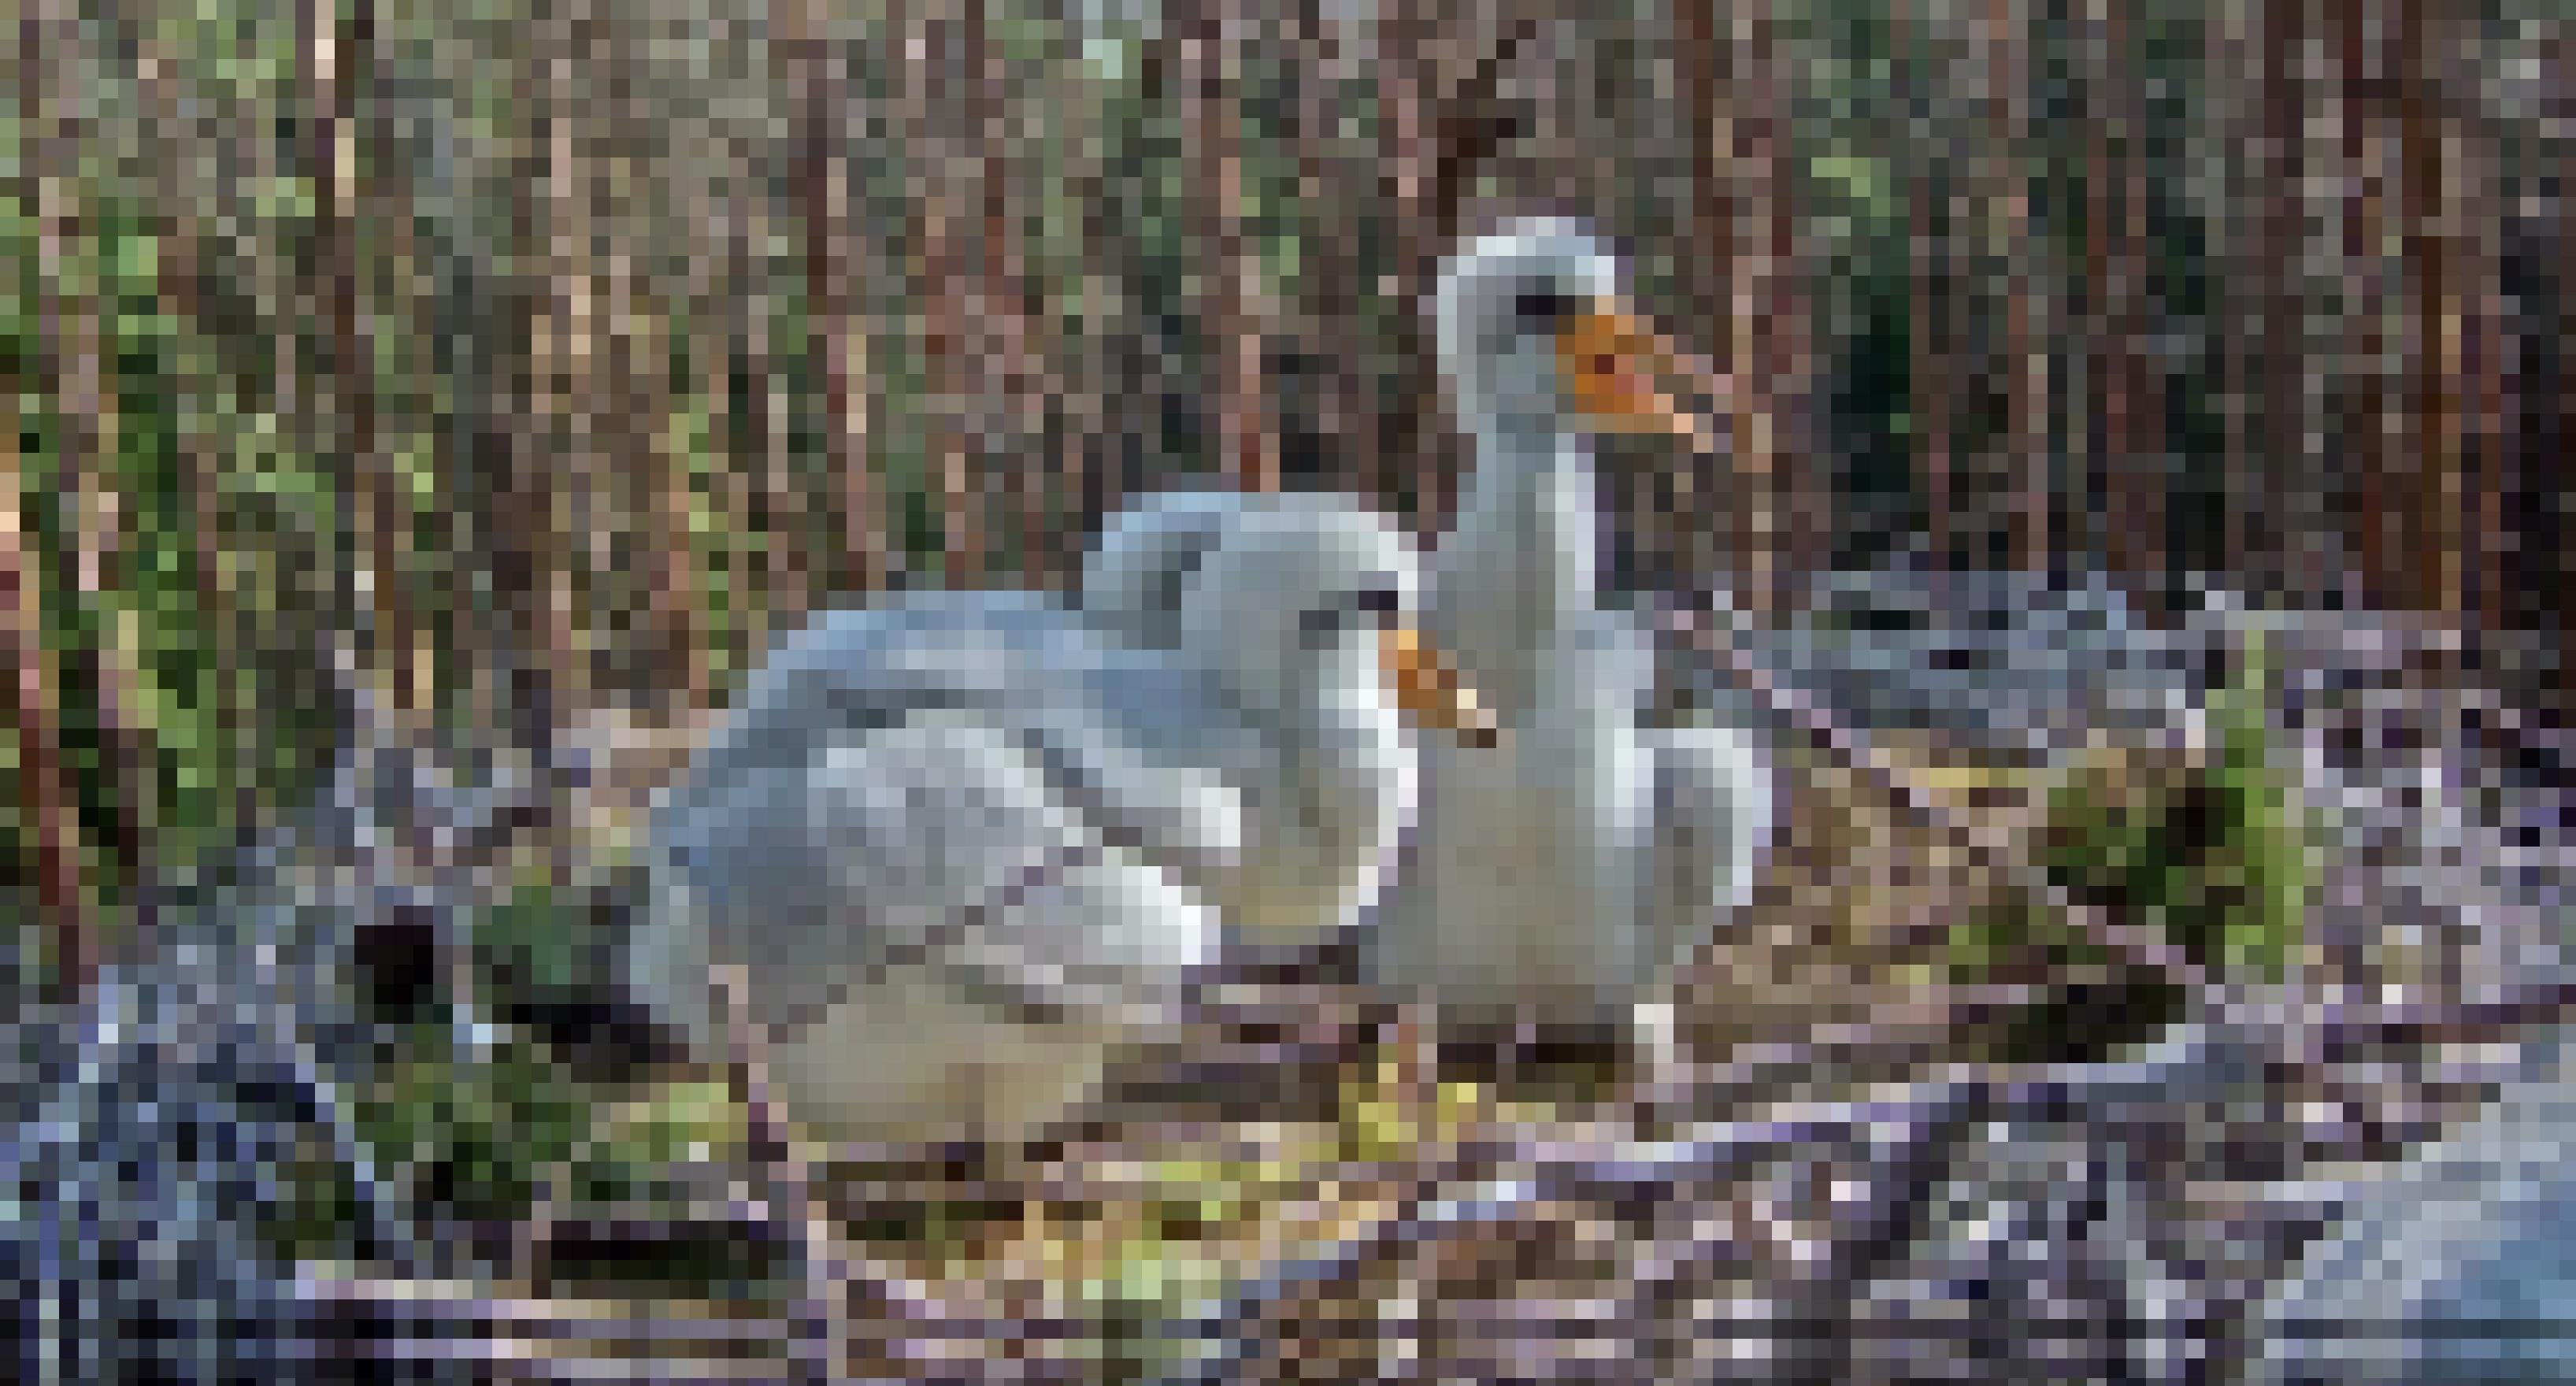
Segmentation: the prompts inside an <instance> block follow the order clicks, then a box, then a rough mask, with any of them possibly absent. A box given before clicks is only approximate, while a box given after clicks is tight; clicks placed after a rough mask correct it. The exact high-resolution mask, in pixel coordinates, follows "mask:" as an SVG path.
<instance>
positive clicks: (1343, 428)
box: [1295, 0, 1387, 498]
mask: <svg viewBox="0 0 2576 1386" xmlns="http://www.w3.org/2000/svg"><path fill="white" fill-rule="evenodd" d="M1295 22H1296V25H1297V29H1298V32H1299V34H1300V35H1301V36H1302V37H1303V38H1304V40H1305V45H1304V46H1305V54H1304V59H1303V63H1302V65H1301V67H1300V69H1299V73H1298V81H1297V171H1298V179H1299V181H1300V183H1302V184H1303V187H1302V188H1301V190H1300V193H1299V199H1298V200H1299V202H1300V203H1301V204H1302V205H1303V209H1304V211H1305V213H1306V239H1305V245H1304V247H1303V250H1304V255H1303V256H1302V257H1301V259H1302V262H1303V263H1306V264H1310V265H1311V266H1312V269H1311V270H1310V271H1309V273H1308V276H1307V281H1308V282H1307V292H1306V295H1305V307H1306V334H1307V337H1306V353H1307V358H1308V360H1310V361H1311V362H1313V363H1314V367H1315V369H1316V370H1317V371H1318V372H1319V374H1320V378H1319V380H1318V381H1317V408H1316V411H1315V412H1316V433H1317V437H1318V439H1319V441H1320V444H1321V446H1322V447H1323V448H1324V449H1325V451H1326V453H1327V455H1328V458H1329V459H1331V461H1330V463H1328V465H1331V466H1332V467H1333V470H1334V471H1336V472H1337V473H1338V475H1339V476H1340V477H1341V481H1342V485H1343V487H1344V488H1345V489H1346V490H1348V491H1350V492H1351V493H1352V494H1354V495H1360V496H1369V497H1377V498H1383V497H1385V496H1386V495H1387V491H1386V488H1385V486H1384V479H1385V472H1384V462H1385V459H1384V457H1383V456H1382V455H1381V452H1380V449H1379V440H1378V429H1377V425H1378V415H1377V409H1376V405H1375V402H1374V401H1373V400H1372V399H1371V398H1370V394H1369V388H1368V355H1367V351H1366V349H1365V347H1364V346H1363V343H1365V342H1366V341H1367V335H1368V324H1367V322H1366V320H1365V319H1364V318H1363V316H1362V314H1361V311H1360V302H1361V295H1360V292H1359V277H1360V263H1359V246H1358V244H1357V242H1358V240H1359V237H1358V236H1356V235H1354V234H1352V227H1351V223H1352V222H1354V221H1356V220H1357V219H1358V218H1359V216H1360V211H1359V208H1358V207H1357V206H1355V201H1356V199H1357V195H1358V194H1359V193H1361V192H1362V191H1364V190H1365V189H1364V188H1363V186H1362V185H1361V180H1359V179H1357V178H1355V177H1353V176H1352V164H1353V160H1352V158H1351V157H1350V153H1349V150H1348V149H1347V147H1346V145H1345V142H1344V141H1343V139H1342V138H1341V134H1340V131H1339V128H1338V127H1339V121H1340V118H1341V111H1342V105H1341V102H1340V101H1339V100H1337V99H1336V96H1337V90H1338V87H1339V85H1340V83H1339V78H1340V75H1341V62H1340V59H1341V53H1340V44H1339V37H1338V35H1337V33H1336V31H1335V28H1334V25H1333V23H1332V21H1330V20H1328V19H1326V18H1325V16H1324V6H1323V4H1322V0H1297V5H1296V21H1295ZM1371 167H1372V168H1373V167H1374V165H1373V164H1372V165H1371Z"/></svg>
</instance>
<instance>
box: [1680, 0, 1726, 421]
mask: <svg viewBox="0 0 2576 1386" xmlns="http://www.w3.org/2000/svg"><path fill="white" fill-rule="evenodd" d="M1724 45H1725V38H1724V36H1723V35H1722V34H1721V33H1720V32H1719V30H1718V24H1717V6H1716V5H1715V4H1713V3H1699V0H1685V3H1682V4H1677V5H1675V6H1674V7H1673V49H1674V58H1675V60H1676V62H1677V63H1678V66H1679V77H1680V79H1681V88H1682V110H1683V112H1684V119H1686V120H1688V121H1689V123H1690V159H1691V204H1690V223H1689V231H1688V233H1687V236H1686V241H1687V244H1688V245H1689V247H1690V256H1689V271H1688V273H1686V274H1685V275H1684V276H1683V285H1682V287H1683V289H1684V291H1685V292H1687V293H1689V294H1690V295H1691V296H1692V297H1693V298H1695V299H1696V300H1697V302H1698V316H1699V319H1700V320H1701V321H1702V322H1712V323H1713V322H1723V321H1725V318H1726V312H1727V295H1728V289H1729V286H1730V284H1731V283H1732V280H1733V272H1732V268H1731V267H1732V264H1733V261H1734V257H1735V235H1734V231H1735V228H1734V226H1733V224H1732V218H1733V216H1734V212H1733V209H1732V208H1731V207H1730V206H1729V205H1728V201H1727V195H1726V194H1727V185H1726V179H1727V172H1728V169H1727V149H1726V145H1725V142H1724V141H1725V138H1726V126H1725V121H1726V103H1725V97H1724V94H1723V93H1724V82H1725V68H1726V63H1725V56H1724V55H1725V47H1724ZM1712 335H1713V336H1714V337H1716V339H1717V340H1716V341H1715V343H1714V349H1713V351H1712V352H1711V357H1710V359H1711V364H1713V365H1714V366H1715V367H1716V368H1717V369H1718V370H1719V371H1721V372H1723V371H1727V370H1730V369H1732V368H1733V365H1734V362H1733V361H1732V360H1731V359H1730V357H1729V353H1730V352H1731V351H1732V350H1733V348H1734V345H1735V344H1734V342H1732V341H1730V340H1728V339H1727V337H1728V334H1725V333H1715V334H1712Z"/></svg>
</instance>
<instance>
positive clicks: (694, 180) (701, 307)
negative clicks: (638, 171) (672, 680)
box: [670, 172, 757, 713]
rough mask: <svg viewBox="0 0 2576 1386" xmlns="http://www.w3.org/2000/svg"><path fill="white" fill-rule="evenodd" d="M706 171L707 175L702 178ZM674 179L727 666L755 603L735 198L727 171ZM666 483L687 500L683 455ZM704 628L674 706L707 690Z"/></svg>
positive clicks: (703, 699)
mask: <svg viewBox="0 0 2576 1386" xmlns="http://www.w3.org/2000/svg"><path fill="white" fill-rule="evenodd" d="M710 179H712V180H713V181H710ZM681 186H682V188H683V189H684V190H685V192H684V195H685V197H686V199H687V202H688V204H689V205H688V207H687V210H686V215H687V216H688V218H689V226H690V227H691V241H690V246H689V250H690V254H689V268H688V275H687V284H688V296H689V297H688V302H687V303H686V304H685V305H684V306H683V308H682V312H683V313H684V314H685V316H686V319H687V323H688V355H689V374H690V376H691V377H692V379H693V381H694V384H693V387H692V388H693V390H694V392H695V393H696V395H697V397H698V399H699V401H700V407H702V408H703V409H705V411H706V423H705V434H704V442H703V443H702V444H701V446H702V447H703V448H704V449H705V452H706V455H707V461H708V462H709V463H710V464H711V465H710V467H709V470H710V471H711V472H712V473H713V490H714V492H715V494H714V496H713V497H712V499H713V502H714V506H713V508H714V510H715V513H716V533H717V534H718V535H719V536H722V537H721V538H719V539H718V540H717V544H718V546H719V552H720V553H721V554H722V558H721V559H720V560H718V561H719V562H720V563H721V565H722V568H723V571H724V574H725V589H726V591H727V593H728V595H729V600H730V601H731V602H732V604H733V613H734V618H735V619H734V620H733V621H732V622H731V623H729V625H730V629H731V630H732V634H731V635H730V636H729V637H728V642H729V643H728V645H727V653H728V654H729V655H731V656H732V660H731V667H735V668H739V667H741V662H742V660H743V658H745V657H746V656H747V655H749V654H751V653H753V652H754V651H755V650H756V648H757V647H753V649H748V650H747V649H744V648H742V647H741V646H740V645H739V644H736V643H732V642H738V641H740V640H741V638H742V629H743V624H744V622H743V617H745V616H747V615H748V614H749V613H750V612H751V610H752V609H753V608H754V607H755V606H756V605H757V601H756V598H755V595H754V594H753V593H751V592H750V591H749V582H748V577H749V575H748V574H747V573H746V572H745V571H744V569H745V567H746V566H747V565H746V564H745V563H744V562H743V558H742V554H743V549H744V539H745V537H746V536H747V535H749V533H750V532H751V527H752V507H751V475H750V467H749V465H748V459H746V458H742V457H739V456H737V455H736V454H735V449H734V437H733V429H734V414H733V334H732V332H731V331H730V330H729V319H728V316H727V315H728V312H729V311H730V310H729V302H730V300H732V299H733V298H734V297H735V296H737V295H739V294H740V293H741V290H742V284H741V282H740V280H739V279H738V278H736V277H735V276H733V275H732V274H731V273H730V269H731V264H732V256H733V254H734V250H735V246H736V244H737V243H738V242H739V240H740V235H741V233H740V231H739V229H738V223H737V222H736V221H735V220H734V216H735V213H734V211H733V204H734V202H735V199H736V194H735V193H734V190H733V186H732V182H731V179H730V178H729V177H727V176H726V175H725V174H723V173H721V172H718V173H714V174H712V175H708V176H698V175H695V174H691V173H684V174H683V175H682V179H681ZM670 484H671V485H672V486H673V487H674V488H675V489H676V490H678V492H679V495H678V497H677V499H678V500H679V501H680V503H682V504H687V503H689V497H688V495H687V488H688V487H689V486H690V484H691V481H690V477H689V474H688V468H687V462H686V459H678V460H677V465H675V466H674V468H673V469H672V471H671V473H670ZM681 538H682V540H683V541H684V542H685V543H686V544H687V545H688V546H689V548H688V551H689V552H690V553H692V554H695V553H696V547H695V546H696V542H697V541H696V540H695V538H694V537H691V536H690V535H689V534H688V532H687V531H686V530H685V529H683V531H682V533H681ZM709 640H710V633H708V632H705V631H701V632H700V633H699V637H698V640H697V654H696V659H697V667H696V668H695V669H693V670H691V671H690V676H691V677H694V678H698V679H703V680H704V681H705V682H704V684H703V685H702V686H694V687H689V688H685V689H684V690H683V694H684V697H686V698H687V699H688V701H686V702H684V703H683V704H682V705H681V708H680V710H681V711H682V712H687V713H695V712H698V711H701V710H703V709H704V708H706V707H707V706H708V703H709V701H710V700H711V699H712V697H713V694H714V678H713V674H712V672H711V670H710V669H709V668H708V664H709V661H710V660H711V659H712V657H713V654H714V651H713V649H712V648H711V646H710V643H709Z"/></svg>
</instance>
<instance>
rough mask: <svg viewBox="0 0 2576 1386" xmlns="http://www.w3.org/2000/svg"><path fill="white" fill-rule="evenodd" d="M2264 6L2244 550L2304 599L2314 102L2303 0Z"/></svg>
mask: <svg viewBox="0 0 2576 1386" xmlns="http://www.w3.org/2000/svg"><path fill="white" fill-rule="evenodd" d="M2259 14H2260V18H2259V20H2258V21H2257V22H2258V23H2259V24H2260V25H2261V34H2260V39H2259V43H2260V68H2259V72H2258V76H2257V78H2256V86H2257V90H2258V92H2259V93H2260V94H2259V97H2258V100H2259V102H2260V104H2261V116H2260V120H2261V126H2262V128H2261V134H2260V136H2259V138H2258V140H2257V144H2258V147H2259V148H2260V150H2261V154H2260V157H2259V158H2258V159H2257V161H2256V166H2257V172H2256V174H2255V189H2256V194H2255V195H2256V196H2257V197H2258V198H2259V199H2260V200H2261V206H2262V230H2261V233H2260V235H2259V237H2258V245H2257V249H2256V253H2255V254H2256V266H2255V283H2256V284H2257V285H2258V286H2260V287H2259V288H2258V290H2257V292H2259V293H2260V294H2261V295H2262V296H2263V321H2262V331H2261V338H2260V340H2261V342H2262V347H2261V355H2260V357H2259V358H2258V359H2257V361H2256V362H2255V374H2256V376H2257V377H2258V385H2257V390H2258V395H2259V399H2260V404H2259V406H2258V408H2257V410H2256V418H2257V419H2258V421H2259V427H2258V428H2257V430H2256V433H2255V437H2256V439H2257V440H2258V445H2259V447H2260V449H2261V451H2260V455H2259V456H2257V457H2256V458H2255V459H2253V460H2254V466H2255V468H2256V473H2255V474H2256V475H2257V476H2258V477H2259V478H2260V482H2259V484H2258V486H2257V487H2256V489H2255V490H2254V492H2253V495H2254V496H2255V497H2256V498H2259V511H2258V513H2259V517H2260V518H2259V519H2258V520H2256V522H2255V524H2254V525H2253V526H2252V529H2253V533H2252V534H2251V535H2250V536H2249V537H2250V540H2251V542H2250V545H2249V548H2248V550H2247V553H2248V557H2249V558H2252V559H2254V560H2255V561H2256V562H2257V564H2258V567H2257V570H2256V571H2257V575H2258V580H2257V582H2256V584H2255V585H2256V587H2257V588H2258V589H2259V590H2265V591H2269V592H2271V593H2273V594H2275V595H2276V596H2283V597H2288V598H2291V599H2293V600H2304V599H2306V598H2308V597H2310V596H2313V595H2314V592H2313V590H2311V589H2310V588H2309V587H2308V586H2307V585H2306V584H2304V583H2302V582H2301V581H2300V580H2299V579H2300V577H2301V574H2300V573H2299V572H2298V568H2297V561H2296V551H2297V549H2298V547H2299V543H2300V535H2299V528H2298V527H2299V524H2300V522H2301V520H2302V518H2303V510H2304V507H2303V506H2302V504H2301V502H2302V499H2303V497H2304V496H2305V494H2306V492H2307V490H2308V488H2309V486H2310V483H2311V478H2310V476H2309V475H2308V471H2307V466H2306V462H2307V427H2306V423H2307V419H2306V408H2305V393H2306V376H2307V359H2306V342H2305V335H2306V332H2305V323H2304V321H2303V313H2304V311H2305V299H2304V294H2303V292H2302V289H2301V285H2300V279H2299V252H2300V247H2301V241H2302V237H2301V232H2300V225H2299V223H2300V220H2301V214H2302V211H2303V208H2302V205H2301V200H2300V195H2299V179H2300V177H2301V176H2302V174H2303V172H2304V167H2305V160H2304V159H2303V158H2302V157H2301V151H2302V148H2303V141H2302V138H2301V131H2300V126H2301V123H2302V120H2303V118H2304V115H2305V112H2306V109H2307V105H2306V101H2305V99H2304V98H2305V95H2306V92H2305V91H2304V89H2303V86H2302V84H2301V83H2300V81H2299V78H2298V73H2297V69H2296V59H2297V54H2298V50H2299V45H2300V43H2301V42H2302V41H2303V40H2304V38H2305V26H2304V24H2303V22H2302V21H2303V20H2304V18H2305V15H2304V13H2303V5H2302V4H2301V0H2278V2H2277V3H2274V4H2272V5H2270V6H2268V7H2266V8H2264V9H2262V10H2261V11H2259ZM2249 518H2251V517H2249Z"/></svg>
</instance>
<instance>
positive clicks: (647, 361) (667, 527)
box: [608, 38, 708, 713]
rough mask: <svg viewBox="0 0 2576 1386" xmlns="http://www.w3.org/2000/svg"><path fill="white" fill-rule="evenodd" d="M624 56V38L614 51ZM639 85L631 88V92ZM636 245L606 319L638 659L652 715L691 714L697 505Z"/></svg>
mask: <svg viewBox="0 0 2576 1386" xmlns="http://www.w3.org/2000/svg"><path fill="white" fill-rule="evenodd" d="M625 51H627V50H626V48H625V45H624V42H623V39H622V38H621V43H620V52H621V54H622V53H624V52H625ZM639 85H640V84H630V85H629V86H628V91H629V92H633V91H636V90H637V89H638V86H639ZM630 103H631V104H629V107H628V109H627V110H626V111H625V112H623V113H622V114H621V124H622V126H623V128H626V129H641V128H643V126H644V123H645V122H646V121H647V120H649V119H651V118H652V117H651V115H650V113H648V112H647V111H645V110H642V109H640V105H641V103H640V102H632V100H631V98H630ZM621 155H622V156H623V157H621V160H620V161H621V163H624V164H625V165H626V168H627V172H628V174H629V177H628V178H627V179H626V183H625V185H626V186H627V187H629V188H638V187H642V186H644V170H642V169H641V168H638V167H635V163H636V162H637V161H636V160H634V159H633V158H632V156H631V155H624V154H623V151H621ZM622 210H623V215H621V217H620V219H619V220H620V223H621V224H622V225H624V226H628V227H632V226H635V225H636V224H637V222H638V219H639V209H636V208H632V207H629V208H625V209H622ZM642 254H643V251H642V248H641V247H636V248H635V249H633V250H632V251H630V253H628V254H626V255H622V256H618V257H615V258H614V259H613V260H612V261H611V263H610V268H609V277H608V284H609V301H610V304H611V305H612V307H611V309H610V319H609V320H610V321H611V322H613V323H616V324H618V325H619V330H618V331H617V332H616V334H615V337H616V340H617V342H618V343H619V345H620V350H619V351H618V353H617V360H616V401H617V417H618V420H619V428H620V430H621V432H622V433H623V435H624V437H623V441H624V443H625V448H624V452H625V455H626V457H627V458H629V459H630V461H629V466H630V468H631V470H632V472H633V475H632V477H631V478H630V483H631V486H632V488H633V489H634V490H635V491H637V492H638V493H640V496H641V509H642V510H643V512H644V514H645V515H646V517H647V522H646V524H645V526H644V533H643V536H642V537H643V538H644V540H645V541H646V542H647V543H649V544H650V546H651V553H650V555H649V556H648V557H647V559H646V561H645V563H644V564H643V565H641V566H642V567H643V568H644V569H645V570H646V571H647V572H648V573H649V574H650V581H651V588H650V590H649V591H648V592H646V593H645V602H646V605H647V607H648V611H649V615H650V628H651V632H652V634H651V647H650V649H649V650H648V651H647V654H648V655H649V656H650V657H649V658H648V659H646V660H644V661H642V664H643V669H644V672H645V682H646V688H645V690H644V691H645V693H646V701H647V702H649V703H651V704H654V705H656V706H657V710H659V711H661V712H663V713H669V712H671V711H674V710H681V709H696V708H700V707H704V706H705V705H706V699H707V691H708V673H707V652H706V642H705V640H704V638H703V636H702V633H701V631H700V629H699V613H700V611H701V610H702V606H701V599H700V589H699V583H698V561H697V545H696V540H695V538H694V536H693V535H692V533H691V530H690V526H689V518H690V514H691V512H692V510H693V509H694V508H695V507H694V504H693V502H692V500H691V493H690V483H689V457H688V453H687V451H686V449H684V448H680V447H674V446H673V445H672V432H673V429H674V428H675V426H676V425H677V423H678V419H677V416H676V415H675V414H674V413H673V411H672V398H671V388H670V386H671V353H670V347H669V339H668V338H667V337H666V336H665V335H664V324H666V323H668V322H670V321H671V320H672V315H671V313H670V312H669V311H667V307H666V305H664V304H662V303H661V302H659V301H658V295H654V294H652V293H650V292H649V290H648V289H647V287H646V286H645V285H643V284H641V283H639V282H638V279H637V274H636V266H637V264H638V262H639V260H640V259H641V258H642Z"/></svg>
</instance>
